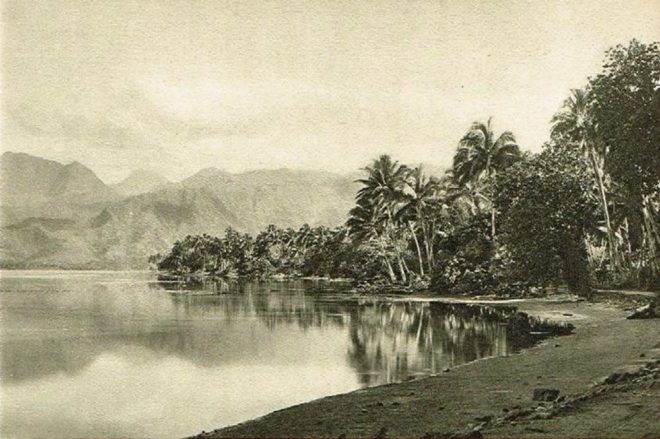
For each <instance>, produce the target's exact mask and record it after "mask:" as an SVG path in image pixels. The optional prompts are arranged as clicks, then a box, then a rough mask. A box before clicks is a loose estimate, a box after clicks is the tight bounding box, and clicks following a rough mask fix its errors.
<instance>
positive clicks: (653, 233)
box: [642, 197, 660, 275]
mask: <svg viewBox="0 0 660 439" xmlns="http://www.w3.org/2000/svg"><path fill="white" fill-rule="evenodd" d="M642 209H643V210H642V213H643V217H644V227H643V228H644V241H645V244H646V248H647V249H648V254H649V267H650V268H651V272H652V273H653V274H654V275H658V273H659V272H660V260H659V259H660V258H659V256H658V245H660V230H658V225H657V223H656V218H657V212H656V211H655V208H654V206H653V203H652V202H651V201H650V200H649V197H644V201H643V204H642Z"/></svg>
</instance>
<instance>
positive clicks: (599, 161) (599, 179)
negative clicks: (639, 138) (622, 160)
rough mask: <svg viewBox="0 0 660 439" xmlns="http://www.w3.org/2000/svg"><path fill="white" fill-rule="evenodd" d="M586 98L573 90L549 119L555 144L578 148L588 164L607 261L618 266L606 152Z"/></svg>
mask: <svg viewBox="0 0 660 439" xmlns="http://www.w3.org/2000/svg"><path fill="white" fill-rule="evenodd" d="M589 99H590V93H589V91H588V90H586V89H574V90H572V91H571V96H570V97H568V98H567V99H566V100H565V101H564V103H563V104H562V108H561V110H560V111H559V112H558V113H556V114H555V115H554V116H553V118H552V131H551V133H552V137H553V139H554V141H555V142H557V143H558V144H560V145H572V144H574V145H578V147H579V148H580V150H581V151H582V152H583V153H584V155H585V157H586V158H587V160H588V162H589V164H590V165H591V170H592V172H593V175H594V179H595V181H596V183H597V185H598V192H599V195H600V206H601V211H602V213H603V220H604V223H605V231H606V234H607V244H608V245H607V249H608V252H609V255H610V261H611V262H612V263H613V264H614V265H615V266H616V267H618V266H619V265H620V261H619V257H618V252H617V241H616V237H615V235H614V229H613V228H612V222H611V220H610V213H609V207H608V203H607V192H606V189H605V183H604V177H603V172H604V170H603V163H604V159H605V149H604V144H603V142H602V140H601V138H600V136H599V134H598V129H597V127H596V123H595V121H594V118H593V116H592V114H591V109H590V104H589Z"/></svg>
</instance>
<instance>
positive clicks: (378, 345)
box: [0, 272, 566, 437]
mask: <svg viewBox="0 0 660 439" xmlns="http://www.w3.org/2000/svg"><path fill="white" fill-rule="evenodd" d="M341 289H342V286H341V285H335V284H329V283H320V282H308V281H295V282H266V283H241V282H228V283H227V282H209V281H202V280H185V281H180V280H177V279H160V280H157V279H154V278H153V276H152V275H151V274H148V273H52V272H51V273H49V274H47V275H46V274H43V273H41V274H40V273H34V272H32V273H30V272H27V273H26V272H22V273H15V272H13V273H12V272H10V273H3V275H2V277H1V278H0V301H1V305H2V311H3V314H2V340H1V352H0V353H1V360H2V366H1V374H0V376H1V378H2V395H3V404H2V406H3V408H2V433H3V434H2V436H3V437H39V436H40V435H42V436H44V435H45V436H48V435H50V436H51V437H52V436H65V437H89V436H96V437H121V436H123V437H144V436H145V435H149V434H150V435H152V436H153V435H156V436H158V437H175V436H184V435H187V434H191V433H194V432H196V431H199V430H201V429H210V428H215V427H218V426H221V425H226V424H229V423H235V422H240V421H242V420H245V419H247V418H251V417H255V416H259V415H262V414H264V413H266V412H268V411H272V410H275V409H278V408H282V407H284V406H287V405H291V404H295V403H299V402H302V401H305V400H309V399H313V398H317V397H320V396H324V395H328V394H333V393H338V392H345V391H348V390H351V389H355V388H358V387H361V386H369V385H376V384H382V383H388V382H393V381H400V380H405V379H408V378H409V377H412V376H417V375H426V374H430V373H434V372H438V371H440V370H441V369H443V368H445V367H448V366H452V365H456V364H461V363H465V362H468V361H472V360H475V359H479V358H483V357H488V356H495V355H506V354H509V353H511V352H514V351H516V350H518V349H520V348H523V347H525V346H530V345H531V344H533V343H534V342H536V341H537V340H538V339H539V337H542V336H543V334H532V333H531V332H548V331H553V330H554V331H556V330H557V328H556V327H553V326H551V325H547V324H544V323H543V322H539V321H536V320H534V319H530V318H528V317H527V316H524V315H521V314H519V313H516V312H515V310H514V309H512V308H501V309H494V308H488V307H481V306H467V305H450V304H443V303H429V302H417V301H386V300H376V299H364V298H346V296H345V295H342V294H341V293H340V290H341ZM560 332H566V329H565V328H564V329H562V328H560ZM90 404H91V405H93V406H94V407H96V408H97V409H96V411H94V413H93V414H90V415H88V416H86V417H84V419H81V416H80V412H81V410H82V411H84V410H87V409H88V407H89V406H90ZM163 413H168V415H167V416H164V415H163Z"/></svg>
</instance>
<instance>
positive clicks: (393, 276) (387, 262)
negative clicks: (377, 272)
mask: <svg viewBox="0 0 660 439" xmlns="http://www.w3.org/2000/svg"><path fill="white" fill-rule="evenodd" d="M383 260H384V261H385V265H386V266H387V274H388V275H389V276H390V281H392V282H396V274H394V269H393V268H392V264H391V263H390V260H389V259H388V258H387V256H383Z"/></svg>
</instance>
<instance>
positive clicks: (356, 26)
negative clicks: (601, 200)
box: [2, 0, 660, 181]
mask: <svg viewBox="0 0 660 439" xmlns="http://www.w3.org/2000/svg"><path fill="white" fill-rule="evenodd" d="M2 31H3V39H2V41H3V53H2V67H3V75H2V104H3V109H2V111H3V115H2V122H3V126H2V149H3V150H13V151H24V152H28V153H31V154H36V155H40V156H43V157H47V158H51V159H55V160H59V161H64V162H66V161H71V160H78V161H81V162H82V163H84V164H86V165H88V166H90V167H92V168H93V169H94V170H95V171H96V172H97V173H98V174H99V176H100V177H101V178H103V179H105V180H107V181H116V180H118V179H120V178H122V177H124V176H125V175H126V174H127V173H128V172H129V171H130V170H131V169H137V168H146V169H152V170H156V171H159V172H161V173H162V174H164V175H166V176H168V177H169V178H171V179H179V178H182V177H185V176H187V175H189V174H191V173H193V172H195V171H197V170H198V169H200V168H203V167H208V166H216V167H220V168H223V169H226V170H229V171H242V170H246V169H251V168H277V167H283V166H286V167H297V168H321V169H327V170H338V171H348V170H352V169H355V168H358V167H361V166H363V165H365V164H366V163H367V162H368V160H369V159H370V158H372V157H374V156H376V155H378V154H380V153H391V154H393V155H394V156H395V157H396V158H398V159H399V160H401V161H404V162H408V163H416V162H420V161H424V162H431V163H437V164H448V163H450V160H451V157H452V154H453V151H454V149H455V147H456V143H457V142H458V140H459V139H460V137H461V136H462V134H463V133H464V132H465V131H466V129H467V128H468V127H469V125H470V123H471V122H472V121H473V120H476V119H481V120H485V119H487V118H488V117H489V116H493V117H494V119H493V120H494V123H495V127H496V129H497V130H501V129H510V130H512V131H513V132H514V133H515V134H516V135H517V137H518V140H519V143H520V144H521V146H523V147H524V148H528V149H532V150H538V149H539V146H540V144H541V143H542V142H543V141H544V140H545V139H546V138H547V135H548V121H549V119H550V117H551V116H552V114H553V112H554V111H555V110H556V109H557V108H558V106H559V105H560V103H561V101H562V100H563V99H564V98H565V97H566V96H567V94H568V92H569V89H571V88H574V87H579V86H582V85H584V84H585V82H586V78H587V77H588V76H589V75H593V74H596V73H597V72H598V71H599V70H600V65H601V63H602V60H603V53H604V51H605V49H606V48H607V47H609V46H612V45H614V44H617V43H625V42H627V41H628V40H630V39H631V38H633V37H636V38H638V39H640V40H642V41H645V42H650V41H657V40H660V0H654V1H651V0H639V1H632V0H625V1H615V2H612V1H603V0H594V1H586V0H579V1H572V2H561V1H549V0H544V1H508V0H507V1H475V2H471V1H401V0H396V1H386V0H373V1H347V2H343V1H337V0H327V1H268V0H240V1H236V2H228V1H201V0H198V1H192V0H189V1H177V0H161V1H149V0H137V1H126V0H123V1H112V0H105V1H100V0H96V1H94V0H92V1H82V0H73V1H66V0H58V1H45V0H38V1H34V2H32V1H27V0H17V1H3V11H2Z"/></svg>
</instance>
